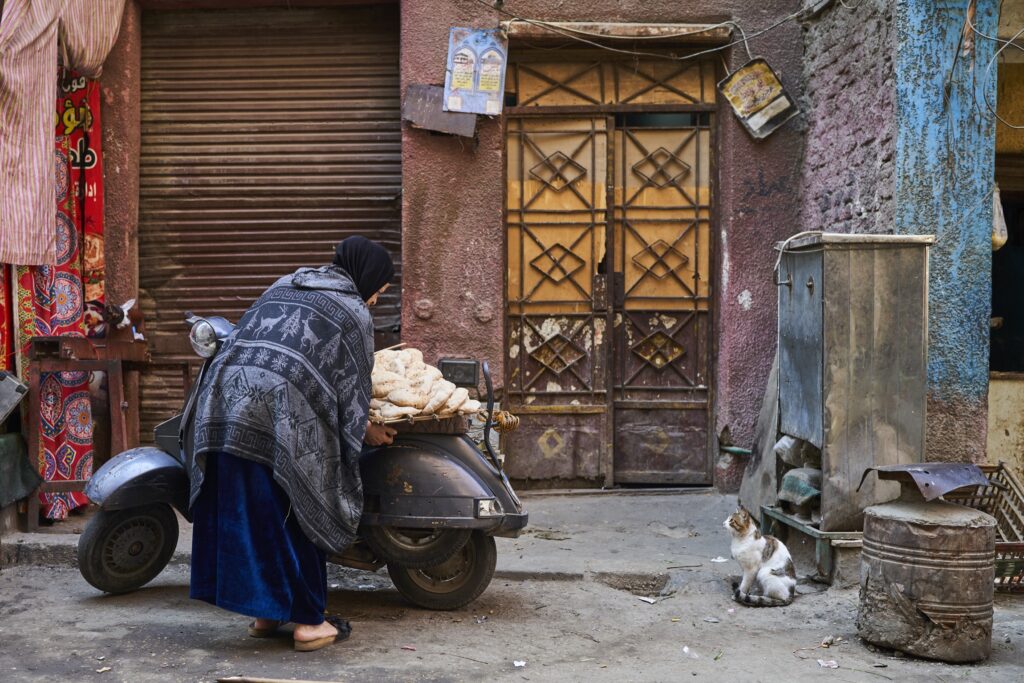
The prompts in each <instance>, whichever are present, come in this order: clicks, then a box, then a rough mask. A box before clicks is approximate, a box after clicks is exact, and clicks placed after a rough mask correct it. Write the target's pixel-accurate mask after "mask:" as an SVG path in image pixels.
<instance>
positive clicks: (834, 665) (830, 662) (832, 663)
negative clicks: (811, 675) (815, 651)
mask: <svg viewBox="0 0 1024 683" xmlns="http://www.w3.org/2000/svg"><path fill="white" fill-rule="evenodd" d="M818 666H820V667H821V668H822V669H838V668H839V662H837V661H836V660H834V659H819V660H818Z"/></svg>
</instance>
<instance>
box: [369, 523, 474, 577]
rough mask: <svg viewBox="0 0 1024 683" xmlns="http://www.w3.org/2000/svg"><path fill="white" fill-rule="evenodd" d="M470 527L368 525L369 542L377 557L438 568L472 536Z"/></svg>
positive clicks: (410, 565)
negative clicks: (423, 527)
mask: <svg viewBox="0 0 1024 683" xmlns="http://www.w3.org/2000/svg"><path fill="white" fill-rule="evenodd" d="M470 533H471V532H470V530H469V529H400V528H397V527H390V526H365V527H363V528H362V530H361V534H362V536H363V538H364V539H365V540H366V544H367V545H368V546H370V549H371V550H373V552H375V553H376V554H377V557H379V558H380V559H382V560H384V561H385V562H388V563H392V562H393V563H395V564H398V565H401V566H403V567H410V568H412V569H426V568H429V567H435V566H437V565H439V564H441V563H443V562H446V561H447V560H448V559H449V558H451V557H454V556H455V553H457V552H458V551H459V550H460V549H461V548H462V546H464V545H466V543H467V542H468V541H469V537H470Z"/></svg>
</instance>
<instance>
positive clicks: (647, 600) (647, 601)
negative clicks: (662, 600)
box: [636, 595, 658, 605]
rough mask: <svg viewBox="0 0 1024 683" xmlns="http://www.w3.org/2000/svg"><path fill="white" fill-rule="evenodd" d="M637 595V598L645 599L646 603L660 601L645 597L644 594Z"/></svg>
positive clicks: (651, 603) (650, 603)
mask: <svg viewBox="0 0 1024 683" xmlns="http://www.w3.org/2000/svg"><path fill="white" fill-rule="evenodd" d="M636 597H637V599H639V600H643V601H644V602H646V603H647V604H648V605H653V604H654V603H656V602H658V601H657V600H656V599H655V598H645V597H644V596H642V595H638V596H636Z"/></svg>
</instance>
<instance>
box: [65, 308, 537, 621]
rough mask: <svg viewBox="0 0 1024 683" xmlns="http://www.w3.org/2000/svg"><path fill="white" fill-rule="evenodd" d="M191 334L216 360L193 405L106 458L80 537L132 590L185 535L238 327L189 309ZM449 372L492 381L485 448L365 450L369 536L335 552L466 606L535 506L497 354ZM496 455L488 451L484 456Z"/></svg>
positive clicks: (463, 444) (346, 561)
mask: <svg viewBox="0 0 1024 683" xmlns="http://www.w3.org/2000/svg"><path fill="white" fill-rule="evenodd" d="M186 322H187V323H188V324H189V326H190V331H189V341H190V342H191V344H192V348H193V349H194V350H195V352H196V353H197V354H198V355H199V356H201V357H203V358H204V359H205V360H204V362H203V364H202V366H201V367H200V370H199V373H198V375H197V377H196V381H195V382H194V383H193V385H192V387H191V389H190V390H189V392H188V394H187V396H186V397H185V405H184V409H183V410H182V412H181V414H179V415H177V416H175V417H174V418H172V419H170V420H168V421H166V422H164V423H162V424H160V425H158V426H157V427H156V429H155V434H154V437H155V439H154V441H155V445H153V446H142V447H139V448H132V449H129V450H127V451H125V452H123V453H120V454H118V455H116V456H114V457H113V458H111V459H110V460H109V461H107V462H106V463H104V464H103V466H102V467H100V468H99V469H98V470H97V471H96V472H95V474H93V476H92V479H91V480H90V481H89V483H88V485H87V486H86V488H85V494H86V495H87V496H88V497H89V499H90V500H91V501H92V502H93V503H95V504H96V505H98V506H99V511H98V512H97V513H96V514H95V515H94V516H93V518H92V519H91V520H90V521H89V523H88V525H87V526H86V528H85V530H84V532H83V533H82V535H81V538H80V539H79V543H78V566H79V570H80V571H81V573H82V576H83V577H84V578H85V580H86V581H88V582H89V583H90V584H91V585H93V586H94V587H96V588H98V589H99V590H101V591H104V592H107V593H126V592H129V591H133V590H136V589H138V588H140V587H142V586H144V585H145V584H147V583H148V582H150V581H152V580H153V579H154V578H155V577H156V576H157V575H158V574H159V573H160V572H161V571H162V570H163V569H164V567H165V566H166V565H167V563H168V562H169V561H170V559H171V556H172V555H173V553H174V549H175V546H176V545H177V541H178V519H177V516H176V515H175V511H177V512H178V513H179V514H180V515H181V516H182V517H184V518H185V519H186V520H188V521H191V513H190V511H189V506H188V497H189V477H188V471H189V465H190V464H191V457H192V453H191V450H192V430H193V427H194V424H193V418H194V413H195V407H196V402H197V398H198V391H199V387H200V386H201V385H202V383H203V380H204V378H205V376H206V374H207V373H208V371H209V368H210V364H211V362H212V360H213V358H214V357H215V356H216V354H217V352H218V351H219V350H220V348H221V347H222V345H223V343H224V341H225V340H227V338H228V337H229V336H230V335H231V333H232V331H233V330H234V325H232V324H231V323H230V322H228V321H227V320H225V319H224V318H221V317H205V318H203V317H198V316H194V315H192V314H191V313H189V314H186ZM441 365H442V372H443V373H444V374H445V376H446V378H447V379H449V381H452V382H454V383H455V384H456V385H459V386H465V387H473V388H477V387H478V382H479V375H480V371H482V374H483V378H484V382H485V385H486V388H487V397H486V398H487V413H486V414H484V415H483V418H484V427H483V437H484V438H483V450H481V449H480V448H479V447H478V446H477V445H476V444H475V443H474V442H473V441H472V440H470V439H469V438H468V437H467V436H466V435H465V434H445V433H439V434H430V433H417V432H412V433H400V434H399V435H398V436H397V437H396V438H395V441H394V443H393V444H391V445H390V446H385V447H382V448H373V449H367V450H366V451H364V452H363V454H362V455H361V457H360V463H359V468H360V473H361V475H362V482H363V515H362V518H361V520H360V529H359V534H358V537H357V539H356V541H354V542H353V543H352V544H351V545H350V546H349V548H348V549H346V550H345V552H344V553H343V554H341V555H337V556H331V557H329V558H328V559H329V561H331V562H334V563H336V564H340V565H344V566H346V567H354V568H357V569H363V570H367V571H376V570H378V569H380V568H381V567H383V566H387V570H388V574H389V575H390V576H391V580H392V581H393V583H394V584H395V587H396V588H397V589H398V591H399V592H400V593H401V594H402V595H403V596H404V597H405V598H406V599H408V600H409V601H410V602H412V603H414V604H415V605H418V606H420V607H424V608H427V609H435V610H451V609H456V608H459V607H462V606H464V605H466V604H468V603H470V602H472V601H473V600H475V599H476V598H477V597H479V596H480V594H481V593H483V591H484V590H485V589H486V588H487V586H488V584H489V583H490V581H491V577H492V576H493V574H494V567H495V563H496V561H497V549H496V546H495V542H494V537H495V536H507V537H515V536H518V535H519V534H520V532H521V531H522V529H523V528H524V527H525V526H526V524H527V520H528V514H527V512H526V511H525V510H524V509H523V504H522V502H521V501H520V500H519V498H518V497H517V496H516V494H515V491H513V489H512V486H511V484H509V481H508V478H507V477H506V476H505V474H504V472H503V471H502V464H503V463H502V460H501V459H500V458H499V457H498V456H497V454H496V453H495V451H494V449H493V447H492V445H491V442H490V436H491V431H492V429H493V428H494V427H495V426H496V425H495V423H494V416H495V412H494V390H493V386H492V382H491V376H490V372H489V368H488V366H487V363H486V362H484V363H482V364H481V363H478V362H476V361H447V362H443V363H442V364H441ZM484 452H486V455H485V454H484Z"/></svg>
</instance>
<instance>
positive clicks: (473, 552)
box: [388, 531, 498, 610]
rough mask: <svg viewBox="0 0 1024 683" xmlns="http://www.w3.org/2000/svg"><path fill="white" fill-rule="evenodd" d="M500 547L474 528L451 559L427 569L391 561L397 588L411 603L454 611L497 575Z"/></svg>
mask: <svg viewBox="0 0 1024 683" xmlns="http://www.w3.org/2000/svg"><path fill="white" fill-rule="evenodd" d="M497 561H498V549H497V546H496V545H495V543H494V538H493V537H492V536H485V535H484V534H483V533H481V532H479V531H474V532H473V535H472V536H470V538H469V540H468V541H467V542H466V544H465V545H464V546H462V548H461V549H460V550H459V551H458V552H457V553H455V555H454V556H452V557H451V558H450V559H448V560H446V561H444V562H442V563H441V564H438V565H435V566H433V567H427V568H425V569H413V568H410V567H404V566H401V565H398V564H393V563H391V564H388V574H390V575H391V580H392V581H393V582H394V584H395V588H397V589H398V592H399V593H401V594H402V595H403V596H404V597H405V598H406V599H407V600H408V601H409V602H411V603H413V604H415V605H417V606H419V607H424V608H426V609H435V610H453V609H458V608H459V607H464V606H465V605H468V604H469V603H471V602H473V601H474V600H476V599H477V598H478V597H480V594H481V593H483V592H484V590H486V589H487V586H488V585H490V583H491V578H492V577H493V576H494V567H495V565H496V564H497Z"/></svg>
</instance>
